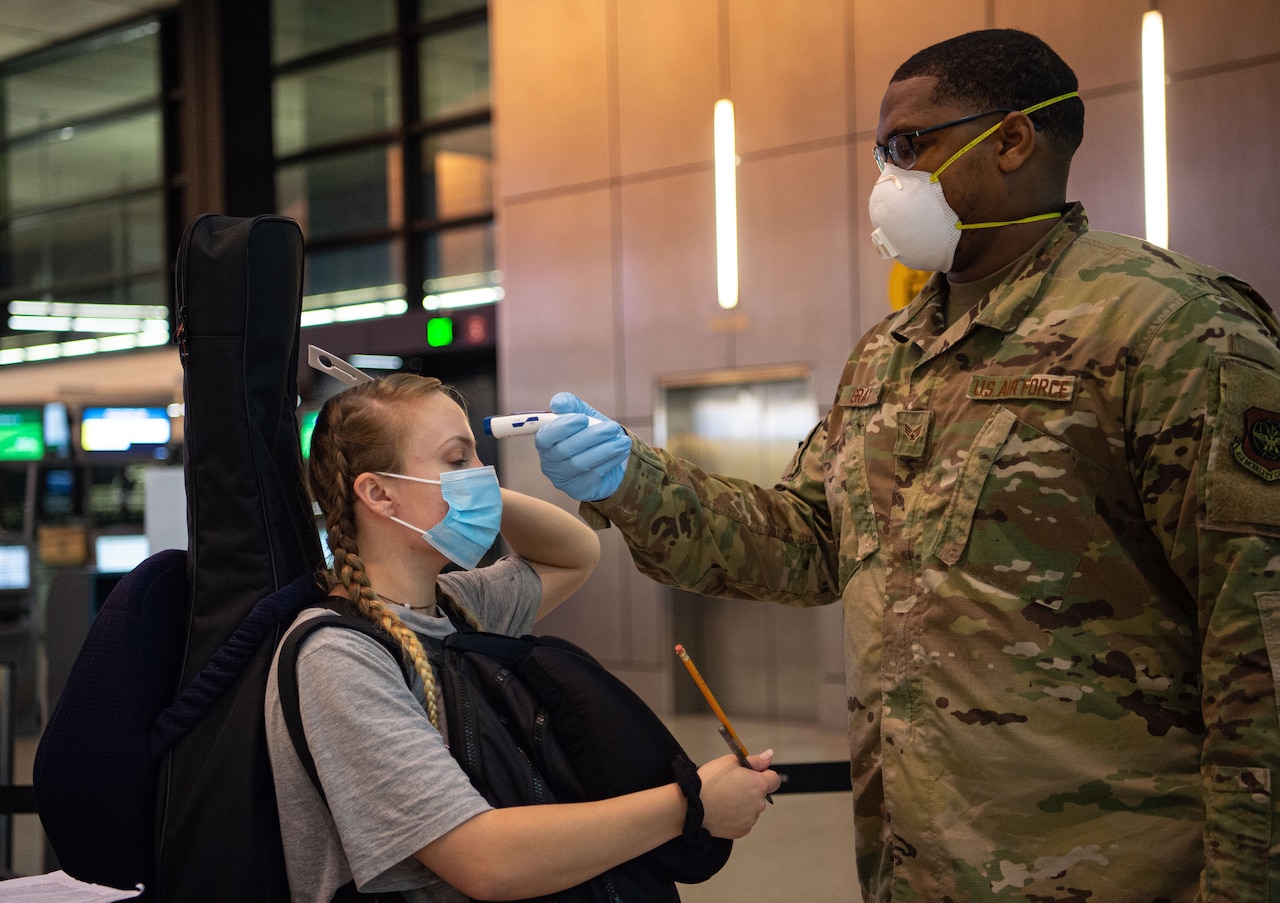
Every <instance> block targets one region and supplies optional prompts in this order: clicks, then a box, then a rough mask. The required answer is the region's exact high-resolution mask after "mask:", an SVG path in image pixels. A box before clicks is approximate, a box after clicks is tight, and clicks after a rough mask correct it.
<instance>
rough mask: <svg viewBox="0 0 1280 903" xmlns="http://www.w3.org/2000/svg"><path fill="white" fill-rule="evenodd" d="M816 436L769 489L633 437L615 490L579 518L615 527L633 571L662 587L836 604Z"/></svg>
mask: <svg viewBox="0 0 1280 903" xmlns="http://www.w3.org/2000/svg"><path fill="white" fill-rule="evenodd" d="M823 434H824V428H823V425H822V424H819V425H818V426H816V427H814V429H813V430H812V431H811V432H810V434H809V436H808V437H807V438H806V439H805V441H804V442H802V443H801V445H800V448H799V449H798V450H797V452H796V455H795V457H794V458H793V459H792V463H791V465H790V467H789V468H788V471H787V473H786V475H785V476H784V477H783V479H782V481H780V482H779V483H777V484H776V485H775V486H774V487H772V488H765V487H762V486H757V485H755V484H753V483H749V482H747V481H745V480H738V479H734V478H732V477H726V476H720V475H717V474H711V473H707V472H706V471H703V470H701V469H700V468H698V467H696V466H695V465H693V464H691V463H690V462H688V461H685V460H682V459H680V458H677V457H675V456H674V455H671V454H670V453H668V452H666V451H664V450H662V449H656V448H651V447H650V446H648V445H647V444H645V443H644V442H643V441H641V440H640V439H636V438H633V440H632V447H631V458H630V460H629V461H628V463H627V470H626V475H625V476H624V478H623V481H622V484H621V486H619V488H618V490H617V491H616V492H615V493H614V494H613V495H612V496H610V497H609V498H608V499H605V500H604V501H601V502H595V503H590V504H585V505H583V506H582V513H583V517H584V518H586V519H587V520H588V522H589V523H594V525H597V526H603V525H604V524H607V523H609V522H612V523H613V524H614V525H615V526H617V528H618V529H619V530H620V531H621V532H622V534H623V536H624V538H625V539H626V542H627V546H628V547H629V548H630V550H631V556H632V558H633V559H634V560H635V563H636V566H637V568H638V569H639V570H640V572H641V573H643V574H645V575H647V576H649V577H651V578H653V579H654V580H657V581H659V582H661V583H666V584H669V585H672V586H680V587H683V588H685V589H691V590H694V591H696V592H700V593H705V594H707V595H713V596H727V597H733V598H743V599H758V600H765V601H772V602H782V603H785V604H789V605H820V604H825V603H828V602H833V601H835V600H836V599H837V598H838V594H839V589H838V587H837V585H836V577H835V575H836V573H837V565H836V555H835V549H836V544H835V542H834V541H833V539H832V526H831V516H830V513H829V511H828V509H827V499H826V494H825V491H824V483H823V472H822V462H821V451H822V435H823Z"/></svg>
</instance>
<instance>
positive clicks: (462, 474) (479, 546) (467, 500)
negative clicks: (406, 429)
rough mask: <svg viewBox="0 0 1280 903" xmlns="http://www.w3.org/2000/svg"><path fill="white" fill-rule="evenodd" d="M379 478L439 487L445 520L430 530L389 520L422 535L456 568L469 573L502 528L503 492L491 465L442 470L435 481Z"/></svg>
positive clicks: (382, 473) (379, 473)
mask: <svg viewBox="0 0 1280 903" xmlns="http://www.w3.org/2000/svg"><path fill="white" fill-rule="evenodd" d="M378 475H379V476H383V477H394V478H395V479H397V480H412V481H413V482H415V483H431V484H433V485H437V486H439V487H440V495H441V496H443V497H444V500H445V503H446V504H447V505H448V506H449V510H448V511H447V512H445V516H444V519H443V520H441V521H440V523H438V524H436V525H435V526H434V527H432V528H431V529H429V530H423V529H422V528H421V527H415V526H414V525H413V524H410V523H407V522H405V521H402V520H400V518H398V517H394V516H393V517H392V518H391V519H392V520H393V521H395V522H396V523H397V524H401V525H403V526H406V527H408V528H409V529H410V530H412V531H413V532H415V533H417V534H419V535H421V536H422V538H423V539H425V540H426V541H427V542H428V543H430V544H431V545H433V546H435V548H436V549H438V550H439V551H440V552H441V553H442V554H443V555H444V556H445V557H446V558H448V559H449V560H450V561H452V562H453V563H454V564H456V565H458V566H459V567H464V568H467V569H468V570H470V569H471V568H473V567H475V566H476V565H477V564H479V563H480V559H481V558H482V557H484V553H485V552H487V551H489V547H490V546H492V545H493V541H494V540H495V539H497V538H498V530H499V528H500V527H501V525H502V489H501V487H499V486H498V475H497V473H495V472H494V469H493V467H492V465H490V466H487V467H469V468H467V469H465V470H449V471H445V472H444V473H442V474H440V479H438V480H427V479H423V478H422V477H409V476H405V475H404V474H401V473H385V472H383V471H379V472H378Z"/></svg>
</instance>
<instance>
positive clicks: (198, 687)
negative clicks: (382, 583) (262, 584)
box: [151, 574, 324, 757]
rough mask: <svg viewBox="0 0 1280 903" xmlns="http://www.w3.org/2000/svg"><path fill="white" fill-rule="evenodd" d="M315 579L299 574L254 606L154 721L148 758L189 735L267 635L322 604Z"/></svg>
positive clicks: (161, 753) (164, 750)
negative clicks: (222, 644)
mask: <svg viewBox="0 0 1280 903" xmlns="http://www.w3.org/2000/svg"><path fill="white" fill-rule="evenodd" d="M323 597H324V593H323V592H321V590H320V588H319V587H318V586H317V585H316V581H315V578H314V577H313V576H312V575H310V574H304V575H302V576H300V577H298V578H297V579H295V580H294V581H293V582H292V583H290V584H288V585H287V586H284V587H281V588H280V589H279V590H277V591H276V592H274V593H272V594H271V595H269V596H267V597H266V598H265V599H262V600H261V601H260V602H258V603H257V604H256V605H255V606H254V607H253V609H252V610H250V612H249V614H248V615H247V616H246V617H245V619H244V621H242V622H241V623H240V626H239V627H237V628H236V629H235V631H234V632H233V633H232V634H231V637H230V638H229V639H228V640H227V642H226V645H224V646H223V647H222V648H221V649H219V650H218V651H217V652H216V653H214V655H213V657H212V658H211V659H209V663H208V664H207V665H205V666H204V668H203V669H202V670H201V671H200V673H199V674H197V675H196V676H195V678H194V679H193V680H192V681H191V683H190V684H188V685H187V686H186V687H185V688H184V689H183V691H182V692H181V693H180V694H179V695H178V698H177V699H175V700H174V701H173V705H171V706H169V708H167V709H166V710H165V711H163V712H161V713H160V715H159V717H158V718H156V722H155V726H154V728H153V729H152V731H151V752H152V754H153V755H155V756H157V757H159V756H161V755H163V754H164V753H165V752H166V751H167V750H168V749H170V748H171V747H172V746H173V745H174V744H175V743H177V742H178V739H179V738H181V737H182V736H183V735H184V734H186V733H187V731H189V730H190V729H191V726H192V725H193V724H195V723H196V722H197V721H198V720H199V719H200V718H201V717H202V716H203V715H204V714H205V713H206V712H208V711H209V709H210V707H211V706H212V705H213V704H214V702H216V701H217V700H218V697H220V696H221V695H222V694H223V693H225V692H226V691H227V688H228V687H230V686H231V685H232V684H233V683H234V682H235V681H236V679H237V678H238V677H239V676H240V674H241V672H242V671H243V670H244V666H245V664H246V663H247V662H248V661H249V659H250V658H252V656H253V654H254V653H255V652H257V651H258V648H259V647H260V646H261V645H262V641H263V640H265V639H266V638H267V636H268V635H274V633H275V631H276V629H277V628H278V627H280V626H281V625H284V624H288V623H289V622H290V621H292V620H293V616H294V615H295V614H297V613H298V612H299V611H301V610H302V609H303V608H306V607H307V606H308V605H315V604H317V603H318V602H319V601H320V600H321V599H323Z"/></svg>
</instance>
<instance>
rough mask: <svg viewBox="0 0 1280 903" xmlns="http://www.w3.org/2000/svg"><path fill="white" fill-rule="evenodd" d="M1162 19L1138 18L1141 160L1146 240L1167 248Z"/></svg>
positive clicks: (1156, 14) (1157, 15)
mask: <svg viewBox="0 0 1280 903" xmlns="http://www.w3.org/2000/svg"><path fill="white" fill-rule="evenodd" d="M1164 81H1165V71H1164V19H1163V18H1162V17H1161V15H1160V13H1159V12H1158V11H1157V10H1154V9H1153V10H1151V11H1149V12H1146V13H1143V15H1142V161H1143V167H1142V171H1143V181H1144V183H1145V184H1144V189H1145V190H1144V192H1143V196H1144V198H1145V204H1146V220H1147V223H1146V224H1147V241H1149V242H1151V243H1152V244H1156V245H1160V246H1161V247H1162V248H1167V247H1168V246H1169V164H1168V156H1167V153H1166V148H1165V96H1164Z"/></svg>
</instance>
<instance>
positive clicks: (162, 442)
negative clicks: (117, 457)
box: [80, 407, 173, 454]
mask: <svg viewBox="0 0 1280 903" xmlns="http://www.w3.org/2000/svg"><path fill="white" fill-rule="evenodd" d="M172 435H173V424H172V423H171V422H170V420H169V413H168V411H166V410H165V409H164V408H160V407H154V408H152V407H139V408H124V407H110V408H85V409H84V410H83V411H82V412H81V414H80V448H82V449H83V450H84V451H86V452H89V453H91V454H92V453H98V452H117V453H118V452H153V451H155V450H156V449H159V448H163V447H164V446H166V445H167V444H168V442H169V439H170V438H171V437H172Z"/></svg>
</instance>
